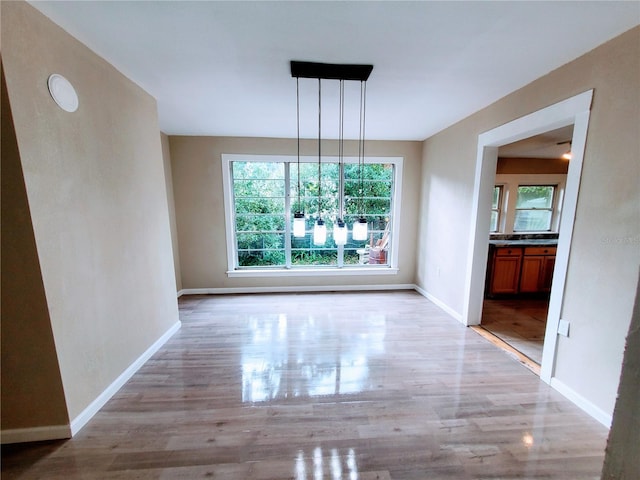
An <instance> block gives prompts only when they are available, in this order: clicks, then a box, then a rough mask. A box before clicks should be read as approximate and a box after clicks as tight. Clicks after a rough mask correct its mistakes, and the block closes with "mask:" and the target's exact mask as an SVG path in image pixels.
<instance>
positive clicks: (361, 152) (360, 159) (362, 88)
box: [358, 81, 367, 218]
mask: <svg viewBox="0 0 640 480" xmlns="http://www.w3.org/2000/svg"><path fill="white" fill-rule="evenodd" d="M366 89H367V82H363V81H361V82H360V132H359V141H358V170H359V173H360V198H359V202H358V204H359V207H358V210H359V213H360V217H361V218H364V211H363V205H364V198H363V197H364V179H363V170H364V118H365V105H364V104H365V101H366V91H367V90H366Z"/></svg>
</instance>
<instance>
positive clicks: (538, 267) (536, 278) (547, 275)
mask: <svg viewBox="0 0 640 480" xmlns="http://www.w3.org/2000/svg"><path fill="white" fill-rule="evenodd" d="M555 262H556V248H555V247H527V248H525V249H524V256H523V258H522V273H521V274H520V292H521V293H543V292H549V291H550V290H551V279H552V277H553V267H554V266H555Z"/></svg>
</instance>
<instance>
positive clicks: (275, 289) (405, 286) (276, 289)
mask: <svg viewBox="0 0 640 480" xmlns="http://www.w3.org/2000/svg"><path fill="white" fill-rule="evenodd" d="M414 288H415V285H413V284H412V283H401V284H385V285H316V286H292V287H284V286H272V287H228V288H184V289H182V290H180V295H225V294H234V293H236V294H237V293H306V292H350V291H367V290H369V291H373V290H375V291H381V290H413V289H414Z"/></svg>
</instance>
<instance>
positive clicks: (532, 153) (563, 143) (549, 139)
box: [498, 125, 573, 158]
mask: <svg viewBox="0 0 640 480" xmlns="http://www.w3.org/2000/svg"><path fill="white" fill-rule="evenodd" d="M572 138H573V125H568V126H566V127H562V128H558V129H556V130H549V131H548V132H544V133H541V134H540V135H534V136H533V137H529V138H525V139H524V140H519V141H517V142H513V143H509V144H507V145H503V146H501V147H500V148H499V149H498V156H499V157H511V158H514V157H517V158H561V157H562V154H564V153H567V152H568V151H570V150H571V139H572Z"/></svg>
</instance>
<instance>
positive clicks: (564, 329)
mask: <svg viewBox="0 0 640 480" xmlns="http://www.w3.org/2000/svg"><path fill="white" fill-rule="evenodd" d="M558 333H559V334H560V335H564V336H565V337H568V336H569V321H568V320H560V322H559V323H558Z"/></svg>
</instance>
